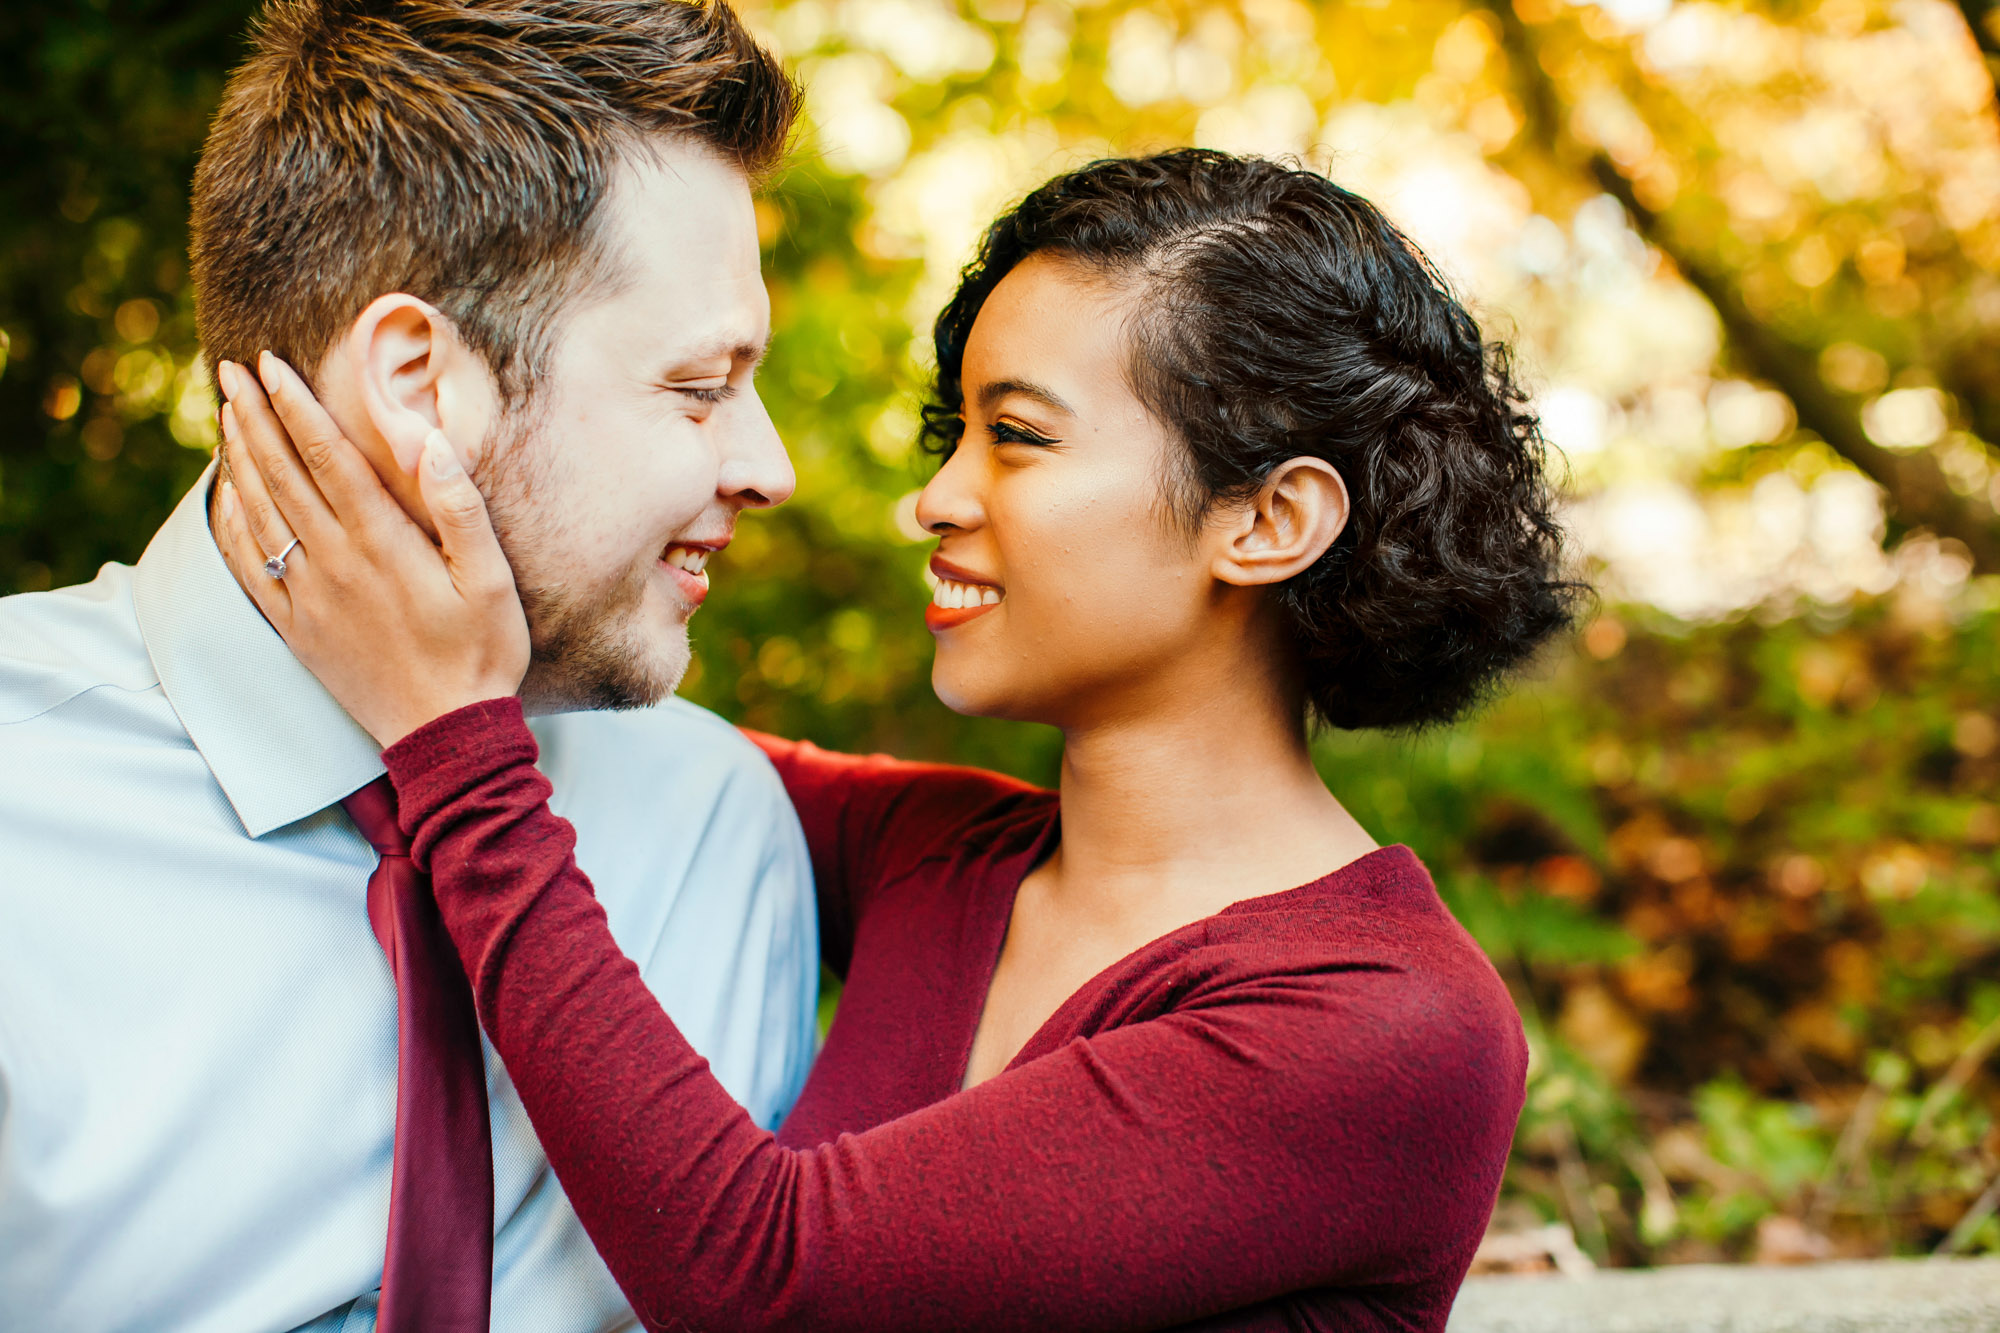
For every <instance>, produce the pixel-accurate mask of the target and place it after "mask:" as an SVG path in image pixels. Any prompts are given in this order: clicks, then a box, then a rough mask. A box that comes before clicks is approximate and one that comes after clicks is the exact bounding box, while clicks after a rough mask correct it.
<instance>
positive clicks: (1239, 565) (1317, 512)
mask: <svg viewBox="0 0 2000 1333" xmlns="http://www.w3.org/2000/svg"><path fill="white" fill-rule="evenodd" d="M1347 515H1348V501H1347V483H1346V482H1345V481H1343V480H1342V479H1341V476H1340V471H1339V469H1337V468H1335V467H1334V466H1333V464H1331V463H1329V462H1327V461H1326V460H1325V459H1323V458H1311V457H1301V458H1294V459H1292V460H1290V461H1289V462H1286V463H1281V464H1279V465H1278V466H1277V467H1276V468H1274V469H1272V471H1271V475H1270V476H1269V477H1268V478H1266V479H1265V481H1264V485H1263V486H1262V487H1261V488H1260V489H1259V490H1258V492H1257V494H1256V495H1254V496H1252V497H1251V498H1250V499H1249V500H1247V501H1244V502H1243V503H1241V504H1238V505H1234V506H1230V507H1228V508H1227V509H1225V510H1223V511H1221V512H1218V513H1217V515H1216V516H1215V518H1214V520H1212V521H1213V522H1214V523H1215V524H1216V525H1217V529H1218V530H1217V532H1216V534H1215V535H1216V536H1217V537H1218V538H1220V541H1219V543H1218V547H1217V549H1216V553H1215V558H1214V560H1213V562H1212V564H1211V572H1212V573H1213V574H1214V575H1215V577H1216V578H1217V579H1218V580H1220V581H1221V582H1223V583H1231V584H1235V585H1237V586H1239V587H1254V586H1257V585H1259V584H1272V583H1283V582H1284V581H1285V580H1286V579H1288V578H1291V577H1292V576H1293V575H1295V574H1299V573H1302V572H1303V571H1305V570H1307V569H1310V568H1311V567H1312V565H1313V562H1314V561H1316V560H1318V559H1319V558H1320V557H1321V556H1322V555H1325V554H1326V551H1327V548H1328V547H1330V546H1332V545H1333V543H1334V541H1335V540H1336V539H1338V538H1339V536H1340V534H1341V531H1342V530H1343V529H1344V528H1346V526H1347Z"/></svg>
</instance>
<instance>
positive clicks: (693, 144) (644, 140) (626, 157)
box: [297, 128, 770, 416]
mask: <svg viewBox="0 0 2000 1333" xmlns="http://www.w3.org/2000/svg"><path fill="white" fill-rule="evenodd" d="M616 142H617V144H618V146H617V148H616V149H615V150H614V153H613V156H612V162H613V167H612V170H611V171H610V172H609V173H608V185H607V188H606V189H605V191H604V194H603V196H602V197H601V198H600V199H599V200H598V201H597V206H596V207H595V208H593V209H592V210H591V212H590V217H589V220H588V222H587V223H586V224H585V225H586V226H587V227H588V228H589V231H588V233H587V234H586V236H585V238H584V244H585V246H586V247H587V249H586V252H585V254H584V255H583V258H582V260H581V262H580V263H579V264H578V265H577V268H576V271H575V272H574V273H572V274H571V275H570V276H569V278H568V280H567V281H566V283H565V284H564V290H563V292H562V294H561V297H560V299H559V300H558V301H557V302H556V303H555V305H554V308H553V309H551V310H550V311H549V312H547V313H546V314H545V315H543V316H542V317H541V318H542V321H543V325H544V329H545V331H546V333H547V339H546V341H545V342H544V343H543V344H542V350H543V351H544V353H545V355H546V358H547V363H548V364H546V365H544V366H542V367H540V368H539V372H540V373H538V374H536V375H535V376H534V378H533V379H531V380H530V381H529V382H528V383H526V384H524V385H522V386H520V389H519V391H518V392H512V393H510V392H509V391H508V386H507V384H506V383H505V382H504V380H503V379H502V377H501V374H500V368H499V367H496V366H494V365H492V364H491V363H490V362H489V361H488V360H487V359H486V357H485V356H484V355H483V354H481V353H478V352H474V351H473V349H472V348H471V347H470V345H469V344H467V342H466V341H465V339H464V337H463V336H462V335H461V334H460V331H459V321H458V320H456V319H454V318H453V317H452V315H451V312H450V311H448V310H445V309H443V308H442V307H441V306H440V305H439V304H438V303H437V302H435V301H432V300H429V299H427V298H425V297H422V296H418V295H416V294H415V293H414V292H408V291H404V290H402V289H392V290H390V291H385V292H377V293H375V294H374V295H372V296H369V297H367V298H366V299H365V300H363V301H362V302H361V303H360V304H359V305H358V306H357V307H356V309H355V312H354V316H353V318H351V319H349V320H348V321H347V323H346V324H345V325H344V326H342V327H341V329H340V330H339V331H338V332H337V333H336V334H335V336H334V337H333V338H332V340H330V341H329V342H328V343H327V345H326V348H325V349H324V350H323V351H322V352H321V353H320V357H319V360H318V361H317V362H315V363H314V364H313V366H312V367H310V368H307V367H303V366H301V367H298V368H297V369H298V370H299V371H300V373H301V374H302V375H303V376H304V378H305V379H306V382H307V385H308V387H310V388H312V389H314V390H315V392H317V391H318V389H319V386H320V385H322V384H323V383H324V382H325V380H324V378H323V377H324V375H325V372H326V370H327V369H328V367H329V363H330V362H331V361H332V359H333V358H334V357H335V356H336V355H337V354H338V353H339V351H340V346H341V344H342V342H343V341H345V339H346V336H347V335H348V334H349V333H351V332H352V331H353V329H354V325H355V323H356V321H358V320H359V319H360V318H361V315H362V313H363V312H364V311H366V310H367V309H368V308H369V306H371V305H373V304H374V303H375V302H377V301H379V300H381V299H382V298H383V297H385V296H394V295H398V294H402V295H408V296H410V297H411V298H412V299H413V300H418V301H423V302H424V304H426V305H428V306H431V307H432V308H433V309H435V310H436V311H437V315H438V318H439V319H441V320H443V321H444V323H445V325H446V327H448V328H449V329H450V330H451V331H452V336H453V337H454V338H455V339H457V341H458V343H459V345H460V347H461V348H463V349H464V350H466V351H467V352H471V353H472V355H473V358H474V359H475V360H476V361H477V362H478V364H479V366H480V368H481V369H482V370H483V371H485V372H486V377H487V381H488V383H489V384H490V385H491V386H492V388H493V392H494V396H495V399H496V401H497V402H498V404H499V407H500V409H501V412H502V414H503V415H505V416H513V415H515V414H516V413H518V412H521V411H526V410H531V409H533V408H535V407H537V406H540V405H541V400H542V398H543V394H544V390H545V388H546V384H545V381H546V380H547V379H548V378H550V372H551V371H552V370H553V365H554V363H555V361H556V360H557V359H558V357H559V354H560V350H561V348H562V345H563V344H564V343H565V342H566V341H567V339H568V338H569V336H570V332H571V328H572V325H573V322H574V319H575V316H576V315H577V313H578V311H579V309H580V308H581V307H582V306H583V305H584V304H585V303H586V302H588V301H591V300H596V301H599V302H604V301H612V300H616V299H617V298H618V297H619V296H620V295H622V294H623V293H624V292H625V291H627V290H629V289H630V286H631V283H632V281H633V279H634V269H635V265H634V263H633V256H632V254H631V251H630V248H629V246H627V244H626V238H625V237H622V236H618V237H614V236H613V235H612V234H611V233H612V230H613V228H612V227H611V225H610V219H611V218H612V217H613V216H615V215H616V213H617V210H618V207H619V200H620V199H621V198H622V197H623V196H624V195H625V194H626V192H627V191H629V190H631V189H632V188H633V182H634V181H635V180H636V179H637V178H638V175H639V173H640V171H641V170H642V169H643V168H644V167H646V166H648V165H650V166H652V167H654V168H656V169H658V170H660V171H663V172H668V173H673V165H672V163H670V162H669V161H667V159H666V154H665V150H666V149H668V148H673V147H680V148H686V149H689V150H692V151H694V152H697V153H700V154H702V155H703V156H706V157H708V158H709V159H710V160H711V161H713V162H715V163H716V164H717V165H720V166H723V167H726V168H728V169H730V170H732V171H734V172H735V173H736V174H737V175H738V176H740V177H742V179H743V182H744V185H745V188H746V189H749V190H752V191H754V190H755V188H756V184H757V177H756V175H755V174H753V173H752V172H751V171H750V170H749V168H748V167H747V166H745V165H744V163H743V162H742V161H741V160H740V159H738V158H736V157H735V156H734V155H732V154H731V153H729V152H728V151H727V150H725V149H723V148H721V147H720V146H719V145H716V144H714V143H712V142H710V141H709V140H707V139H706V138H704V137H703V136H702V135H700V134H698V133H696V132H694V131H691V130H683V129H675V128H669V129H663V130H653V131H644V130H636V129H635V130H631V131H629V132H626V133H623V134H620V135H619V136H618V137H617V140H616ZM673 174H677V173H673ZM759 268H760V269H761V268H762V263H761V260H760V262H759ZM769 345H770V334H769V332H768V330H767V331H766V334H765V337H764V346H765V347H766V348H768V347H769ZM530 369H531V370H532V369H536V368H534V367H530Z"/></svg>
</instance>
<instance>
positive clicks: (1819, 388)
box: [1484, 0, 2000, 573]
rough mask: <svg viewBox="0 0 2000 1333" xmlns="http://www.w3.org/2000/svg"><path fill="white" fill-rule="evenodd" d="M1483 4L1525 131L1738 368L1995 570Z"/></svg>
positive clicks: (1972, 1) (1939, 492) (1984, 534)
mask: <svg viewBox="0 0 2000 1333" xmlns="http://www.w3.org/2000/svg"><path fill="white" fill-rule="evenodd" d="M1484 2H1485V3H1486V7H1487V8H1488V9H1489V11H1490V12H1491V13H1492V14H1493V15H1494V16H1495V17H1496V18H1498V19H1499V21H1500V27H1501V32H1502V40H1503V44H1504V45H1505V47H1506V49H1507V52H1508V55H1509V57H1510V60H1511V62H1512V64H1513V66H1514V69H1515V71H1516V74H1515V78H1516V83H1517V86H1518V89H1519V94H1520V97H1521V103H1522V114H1523V119H1524V125H1523V130H1522V133H1523V134H1524V135H1528V136H1531V137H1532V138H1533V139H1534V140H1535V141H1536V142H1539V143H1541V144H1544V145H1546V146H1548V147H1549V148H1550V150H1551V151H1553V152H1554V153H1555V154H1556V156H1557V157H1558V159H1568V160H1569V161H1571V162H1572V163H1575V164H1576V165H1578V166H1581V167H1582V169H1583V170H1584V171H1585V172H1586V173H1587V174H1588V175H1589V177H1590V178H1591V180H1592V181H1593V182H1594V183H1595V184H1596V185H1597V187H1598V188H1599V189H1600V190H1602V191H1604V193H1606V194H1608V195H1610V196H1611V197H1612V198H1614V199H1616V200H1618V202H1619V203H1620V204H1622V205H1624V208H1625V212H1626V214H1627V215H1628V216H1629V217H1630V218H1631V219H1632V225H1633V228H1634V229H1635V230H1636V231H1637V232H1638V233H1639V234H1640V235H1641V236H1642V237H1644V238H1645V240H1646V242H1647V243H1648V244H1649V245H1651V246H1653V248H1654V249H1656V250H1658V251H1659V252H1660V253H1661V254H1662V255H1663V256H1665V257H1666V258H1667V259H1668V261H1670V262H1671V263H1672V264H1673V265H1674V267H1675V268H1676V269H1678V270H1679V271H1680V274H1681V276H1682V277H1683V278H1684V279H1685V280H1686V281H1687V283H1688V285H1689V286H1691V287H1693V288H1694V289H1695V290H1696V291H1698V292H1700V293H1701V294H1702V296H1704V297H1705V298H1707V300H1708V303H1709V304H1710V305H1711V306H1713V307H1714V309H1715V313H1716V316H1717V318H1718V319H1720V321H1721V323H1722V329H1723V333H1724V335H1725V336H1726V337H1727V338H1728V341H1729V346H1730V348H1731V350H1732V351H1733V352H1734V353H1735V355H1736V358H1737V360H1738V361H1739V362H1740V363H1741V364H1742V366H1743V368H1744V370H1746V371H1748V372H1749V373H1750V374H1752V375H1754V376H1756V377H1758V378H1759V379H1762V380H1765V381H1766V382H1768V383H1770V384H1771V385H1773V386H1775V387H1776V388H1777V389H1778V390H1779V392H1781V393H1783V394H1784V395H1785V396H1786V397H1787V398H1790V399H1791V400H1792V407H1793V409H1794V410H1795V411H1796V412H1797V413H1798V419H1799V424H1800V425H1801V426H1802V427H1804V428H1805V429H1807V430H1810V431H1812V432H1813V433H1814V434H1815V435H1817V436H1819V438H1820V439H1822V440H1824V441H1825V442H1826V444H1827V446H1828V447H1829V448H1831V449H1832V450H1833V451H1834V452H1835V453H1837V454H1839V455H1840V456H1841V457H1842V458H1845V459H1846V460H1847V461H1848V462H1850V463H1852V464H1853V465H1854V466H1855V467H1856V468H1858V469H1860V470H1861V471H1862V472H1864V473H1866V474H1867V475H1868V477H1869V478H1871V479H1872V480H1873V481H1874V482H1875V483H1876V484H1877V485H1878V486H1880V487H1881V488H1882V489H1883V491H1885V492H1886V493H1887V495H1888V499H1889V505H1890V508H1891V510H1892V511H1893V512H1894V513H1895V515H1896V517H1897V518H1898V519H1900V520H1901V521H1902V522H1904V523H1905V524H1907V525H1909V526H1911V527H1925V528H1929V529H1930V530H1931V531H1932V532H1935V533H1937V534H1938V535H1939V536H1942V537H1951V538H1955V539H1956V540H1958V541H1961V542H1963V543H1964V544H1965V546H1966V548H1967V550H1968V551H1970V552H1971V554H1972V559H1973V563H1974V565H1975V567H1976V568H1977V569H1978V570H1979V571H1980V572H1981V573H1992V572H2000V524H1996V523H1995V522H1994V520H1993V519H1992V518H1991V517H1990V516H1988V515H1984V514H1981V513H1980V512H1978V511H1977V510H1975V509H1974V508H1973V507H1972V506H1971V505H1969V504H1967V503H1966V502H1965V500H1964V499H1963V498H1962V497H1961V496H1959V495H1958V494H1957V493H1956V492H1954V491H1953V490H1952V489H1951V487H1950V485H1949V484H1948V483H1947V482H1946V481H1945V477H1944V473H1943V471H1942V469H1940V468H1939V467H1938V463H1937V460H1936V458H1934V457H1932V456H1931V454H1930V453H1929V452H1927V451H1919V452H1915V453H1896V452H1892V451H1890V450H1887V449H1884V448H1882V447H1881V446H1880V445H1878V444H1876V443H1875V442H1874V441H1873V440H1871V439H1869V438H1868V435H1867V432H1866V431H1864V430H1863V429H1862V428H1861V422H1860V418H1859V416H1858V415H1857V414H1856V412H1855V411H1854V409H1853V407H1852V406H1851V405H1850V404H1849V403H1848V402H1847V401H1845V400H1843V399H1842V398H1841V397H1840V396H1839V395H1837V394H1835V393H1834V392H1833V391H1831V390H1830V389H1828V388H1827V387H1826V385H1825V384H1824V383H1823V382H1822V381H1821V379H1820V377H1819V357H1818V355H1817V354H1816V352H1815V350H1814V349H1810V348H1806V347H1802V346H1800V345H1799V344H1797V343H1795V342H1793V341H1792V340H1791V339H1790V338H1788V337H1786V336H1785V335H1784V334H1782V333H1780V332H1779V331H1778V330H1777V329H1775V328H1773V327H1772V326H1771V325H1770V324H1768V323H1766V322H1765V321H1764V320H1763V319H1761V318H1760V317H1759V316H1758V315H1757V313H1756V312H1755V311H1754V310H1752V309H1751V308H1750V306H1749V304H1748V303H1747V302H1746V301H1744V299H1743V296H1742V293H1741V292H1740V291H1739V290H1738V288H1737V285H1736V283H1735V282H1734V281H1732V280H1731V279H1730V278H1729V277H1728V276H1727V275H1726V274H1725V273H1723V272H1721V271H1720V270H1719V269H1717V268H1714V267H1712V266H1711V265H1709V264H1708V263H1707V262H1706V261H1704V260H1703V259H1702V258H1701V257H1700V256H1698V255H1696V254H1695V253H1694V252H1693V251H1692V249H1691V248H1690V247H1688V246H1686V245H1684V244H1682V243H1681V242H1680V240H1679V238H1678V237H1676V236H1675V235H1674V233H1673V231H1672V229H1671V228H1670V227H1668V226H1667V225H1666V224H1665V221H1664V219H1662V218H1661V216H1660V214H1659V213H1658V212H1657V211H1656V210H1654V209H1652V208H1649V207H1647V205H1646V204H1645V203H1644V202H1642V201H1641V200H1640V198H1639V196H1638V193H1637V191H1636V190H1635V189H1634V187H1633V183H1632V179H1631V177H1629V176H1627V175H1626V174H1625V173H1624V171H1622V170H1621V169H1620V168H1619V166H1618V164H1617V163H1616V162H1614V161H1613V160H1612V158H1611V156H1610V155H1609V154H1608V153H1606V152H1605V151H1604V150H1603V149H1601V148H1598V147H1596V146H1595V145H1591V144H1585V143H1582V142H1580V141H1579V140H1578V139H1577V137H1576V136H1574V135H1572V134H1571V133H1570V131H1569V128H1568V125H1567V123H1566V117H1564V116H1563V114H1562V103H1561V96H1560V93H1559V92H1558V90H1557V88H1556V86H1555V81H1554V80H1553V79H1552V78H1550V77H1549V74H1548V71H1547V70H1545V69H1544V68H1543V67H1542V63H1541V60H1540V56H1539V52H1538V50H1537V48H1536V43H1535V39H1534V34H1533V33H1532V32H1530V31H1529V29H1528V25H1527V24H1525V23H1524V22H1522V20H1521V17H1520V15H1518V14H1516V13H1515V12H1514V8H1513V6H1512V4H1510V3H1509V2H1508V0H1484ZM1996 2H2000V0H1960V3H1961V4H1962V5H1966V6H1975V5H1984V4H1987V3H1996ZM1974 26H1975V29H1976V30H1977V31H1979V32H1980V33H1981V34H1982V37H1981V41H1982V44H1983V43H1985V42H1987V41H1991V40H1992V38H1991V36H1990V35H1985V29H1984V28H1983V27H1981V26H1980V25H1978V24H1975V25H1974Z"/></svg>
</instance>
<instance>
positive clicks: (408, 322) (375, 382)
mask: <svg viewBox="0 0 2000 1333" xmlns="http://www.w3.org/2000/svg"><path fill="white" fill-rule="evenodd" d="M348 341H349V344H350V346H351V348H352V353H353V358H354V362H355V370H356V371H357V372H358V375H357V383H356V385H355V387H356V389H357V390H358V391H359V392H358V397H359V399H360V407H361V410H362V411H363V413H365V414H366V415H367V417H368V419H369V421H370V423H371V424H372V425H373V426H374V428H375V432H376V433H377V434H378V435H380V436H381V438H382V441H383V443H384V444H386V445H387V446H388V448H389V452H390V453H391V454H392V455H393V456H394V458H395V460H396V464H397V468H398V470H399V471H401V472H404V473H407V474H410V475H412V476H414V475H415V473H416V469H417V460H418V459H420V458H422V457H423V452H424V440H425V439H426V438H428V437H429V435H430V433H431V432H432V431H434V430H442V431H443V432H444V434H445V438H446V439H448V440H450V441H451V442H452V445H453V446H454V447H455V448H456V449H457V450H458V452H459V461H460V462H462V463H464V464H465V465H466V466H468V467H470V466H471V465H472V464H473V463H474V462H475V461H476V454H477V452H478V446H479V443H480V442H481V441H482V440H483V439H484V438H485V435H486V426H487V425H488V423H489V419H490V417H491V414H492V394H491V388H492V385H491V378H490V376H489V375H487V373H486V368H485V366H484V365H483V364H482V363H481V362H480V360H479V358H478V357H476V356H473V355H472V354H471V353H470V352H469V351H468V350H467V349H466V347H465V345H464V343H462V342H461V341H460V340H459V337H458V332H457V330H456V329H454V328H453V327H452V325H451V321H450V320H448V319H446V318H445V317H444V315H443V313H441V312H440V311H439V310H438V309H437V308H436V307H435V306H432V305H430V304H429V303H428V302H425V301H420V300H418V299H417V298H416V297H414V296H410V295H408V294H406V293H403V292H392V293H390V294H389V295H387V296H378V297H376V298H375V299H374V300H373V301H371V302H370V303H369V304H368V308H367V309H365V310H363V311H362V312H361V313H360V315H358V316H356V318H355V320H354V325H353V327H352V328H351V329H350V330H349V331H348Z"/></svg>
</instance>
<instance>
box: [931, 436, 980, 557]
mask: <svg viewBox="0 0 2000 1333" xmlns="http://www.w3.org/2000/svg"><path fill="white" fill-rule="evenodd" d="M972 453H973V451H972V450H971V449H968V448H966V447H965V446H964V445H960V446H959V447H958V448H956V449H954V450H952V452H951V456H950V457H948V458H946V459H945V460H944V464H943V465H942V466H941V467H939V468H938V470H937V471H936V472H935V473H934V474H932V476H931V479H930V481H929V482H928V483H926V484H925V486H924V489H923V491H922V492H921V493H919V494H918V496H917V524H918V526H919V527H921V528H923V530H924V531H925V532H928V533H931V534H932V535H933V536H942V535H943V534H944V533H946V532H962V531H964V530H965V529H967V528H976V527H978V526H979V525H980V524H981V523H982V522H983V521H984V519H985V515H984V512H983V511H982V509H981V506H980V503H979V496H978V480H977V473H978V469H977V468H976V467H975V466H974V465H973V459H972V458H971V454H972Z"/></svg>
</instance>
